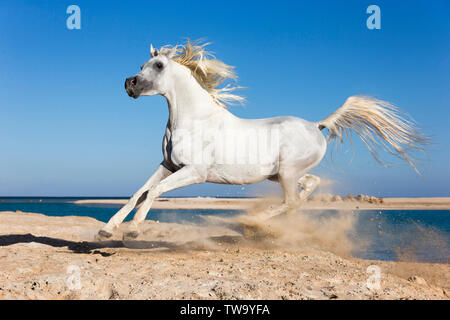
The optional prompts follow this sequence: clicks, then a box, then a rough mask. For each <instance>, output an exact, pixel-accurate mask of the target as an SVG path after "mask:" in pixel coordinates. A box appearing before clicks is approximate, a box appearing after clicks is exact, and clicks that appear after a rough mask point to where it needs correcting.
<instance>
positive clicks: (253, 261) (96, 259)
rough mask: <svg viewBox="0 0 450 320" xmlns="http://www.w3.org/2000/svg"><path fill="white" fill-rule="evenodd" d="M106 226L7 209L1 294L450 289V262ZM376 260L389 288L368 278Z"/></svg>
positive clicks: (281, 294)
mask: <svg viewBox="0 0 450 320" xmlns="http://www.w3.org/2000/svg"><path fill="white" fill-rule="evenodd" d="M102 226H103V223H102V222H100V221H97V220H95V219H93V218H87V217H75V216H70V217H48V216H45V215H41V214H36V213H24V212H0V299H449V298H450V280H449V277H448V275H449V274H450V267H449V265H448V264H430V263H415V262H389V261H368V260H362V259H356V258H352V257H349V256H345V255H338V254H336V253H332V252H330V251H327V250H325V249H323V248H320V246H318V247H316V246H280V245H277V244H276V243H273V245H271V243H272V242H271V240H269V241H268V240H263V241H261V240H258V239H252V240H249V239H244V238H243V237H242V236H241V234H240V233H239V232H237V231H233V230H231V229H229V228H225V227H223V226H218V225H216V226H211V225H180V224H176V223H156V222H152V221H146V222H145V225H144V227H143V233H142V234H141V235H140V236H139V238H137V239H136V240H132V241H131V240H130V241H123V240H122V236H121V230H119V231H118V232H117V234H115V235H114V237H113V238H112V239H110V240H107V241H96V240H95V238H94V236H95V234H96V233H97V231H98V230H99V229H100V228H101V227H102ZM124 227H126V225H125V226H124ZM371 265H373V266H376V268H379V269H378V270H379V271H380V286H379V288H373V287H372V289H369V287H370V285H369V287H368V279H370V277H371V276H373V275H374V273H373V270H374V269H373V267H372V268H369V269H368V267H369V266H371ZM369 283H371V282H370V280H369Z"/></svg>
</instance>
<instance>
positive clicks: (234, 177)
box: [206, 163, 278, 185]
mask: <svg viewBox="0 0 450 320" xmlns="http://www.w3.org/2000/svg"><path fill="white" fill-rule="evenodd" d="M277 173H278V165H277V164H276V163H272V164H267V165H263V166H261V165H239V164H234V165H213V166H211V167H210V168H209V169H208V176H207V179H206V181H207V182H213V183H222V184H236V185H243V184H252V183H257V182H260V181H263V180H265V179H268V178H270V177H272V176H274V175H276V174H277Z"/></svg>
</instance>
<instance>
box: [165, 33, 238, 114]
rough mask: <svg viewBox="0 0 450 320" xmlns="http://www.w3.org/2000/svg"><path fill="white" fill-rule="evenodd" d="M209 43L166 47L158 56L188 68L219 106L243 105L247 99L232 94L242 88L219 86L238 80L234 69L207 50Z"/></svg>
mask: <svg viewBox="0 0 450 320" xmlns="http://www.w3.org/2000/svg"><path fill="white" fill-rule="evenodd" d="M208 44H209V43H203V44H200V43H199V42H198V41H196V42H191V41H190V40H188V41H187V43H186V44H184V45H176V46H173V47H172V46H164V47H162V48H161V49H160V50H159V53H158V54H163V55H166V56H167V57H169V58H171V59H172V60H173V61H175V62H177V63H179V64H181V65H183V66H185V67H187V68H188V69H189V70H190V71H191V72H192V75H193V76H194V78H195V79H196V80H197V82H198V83H199V84H200V85H201V86H202V87H203V88H204V89H205V90H206V91H208V93H209V94H210V95H211V97H212V99H213V100H214V102H215V103H217V104H218V105H219V106H221V107H224V108H226V107H227V104H233V103H236V102H238V103H243V102H244V101H245V98H243V97H241V96H239V95H236V94H233V93H231V92H232V91H234V90H236V89H239V88H242V87H238V86H232V85H231V84H227V85H226V86H224V87H222V88H219V86H220V85H221V84H222V83H223V82H224V81H225V80H227V79H231V80H236V79H237V76H236V74H235V72H234V70H233V69H234V67H232V66H229V65H227V64H225V63H223V62H222V61H220V60H217V59H216V58H215V57H214V56H213V55H212V54H211V53H210V52H208V51H206V50H205V47H206V46H207V45H208Z"/></svg>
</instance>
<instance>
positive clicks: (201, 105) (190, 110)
mask: <svg viewBox="0 0 450 320" xmlns="http://www.w3.org/2000/svg"><path fill="white" fill-rule="evenodd" d="M173 83H174V85H173V87H172V88H171V89H170V90H168V92H166V93H165V94H164V97H165V98H166V100H167V104H168V107H169V126H170V128H175V127H177V128H179V127H190V126H191V125H192V123H193V122H194V121H199V120H203V119H209V118H211V117H213V116H214V115H216V114H223V113H224V111H226V110H225V109H224V108H222V107H220V106H219V105H217V104H216V103H215V102H214V100H213V99H212V97H211V95H210V94H209V93H208V92H207V91H206V90H205V89H203V88H202V87H201V86H200V84H199V83H198V82H197V81H196V80H195V79H194V78H193V77H192V76H189V77H186V76H183V75H182V76H178V77H176V78H175V79H174V82H173ZM226 113H229V112H228V111H226Z"/></svg>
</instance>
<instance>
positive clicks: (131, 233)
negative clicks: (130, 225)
mask: <svg viewBox="0 0 450 320" xmlns="http://www.w3.org/2000/svg"><path fill="white" fill-rule="evenodd" d="M138 236H139V232H138V231H129V232H126V233H124V234H123V240H134V239H136V238H137V237H138Z"/></svg>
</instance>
